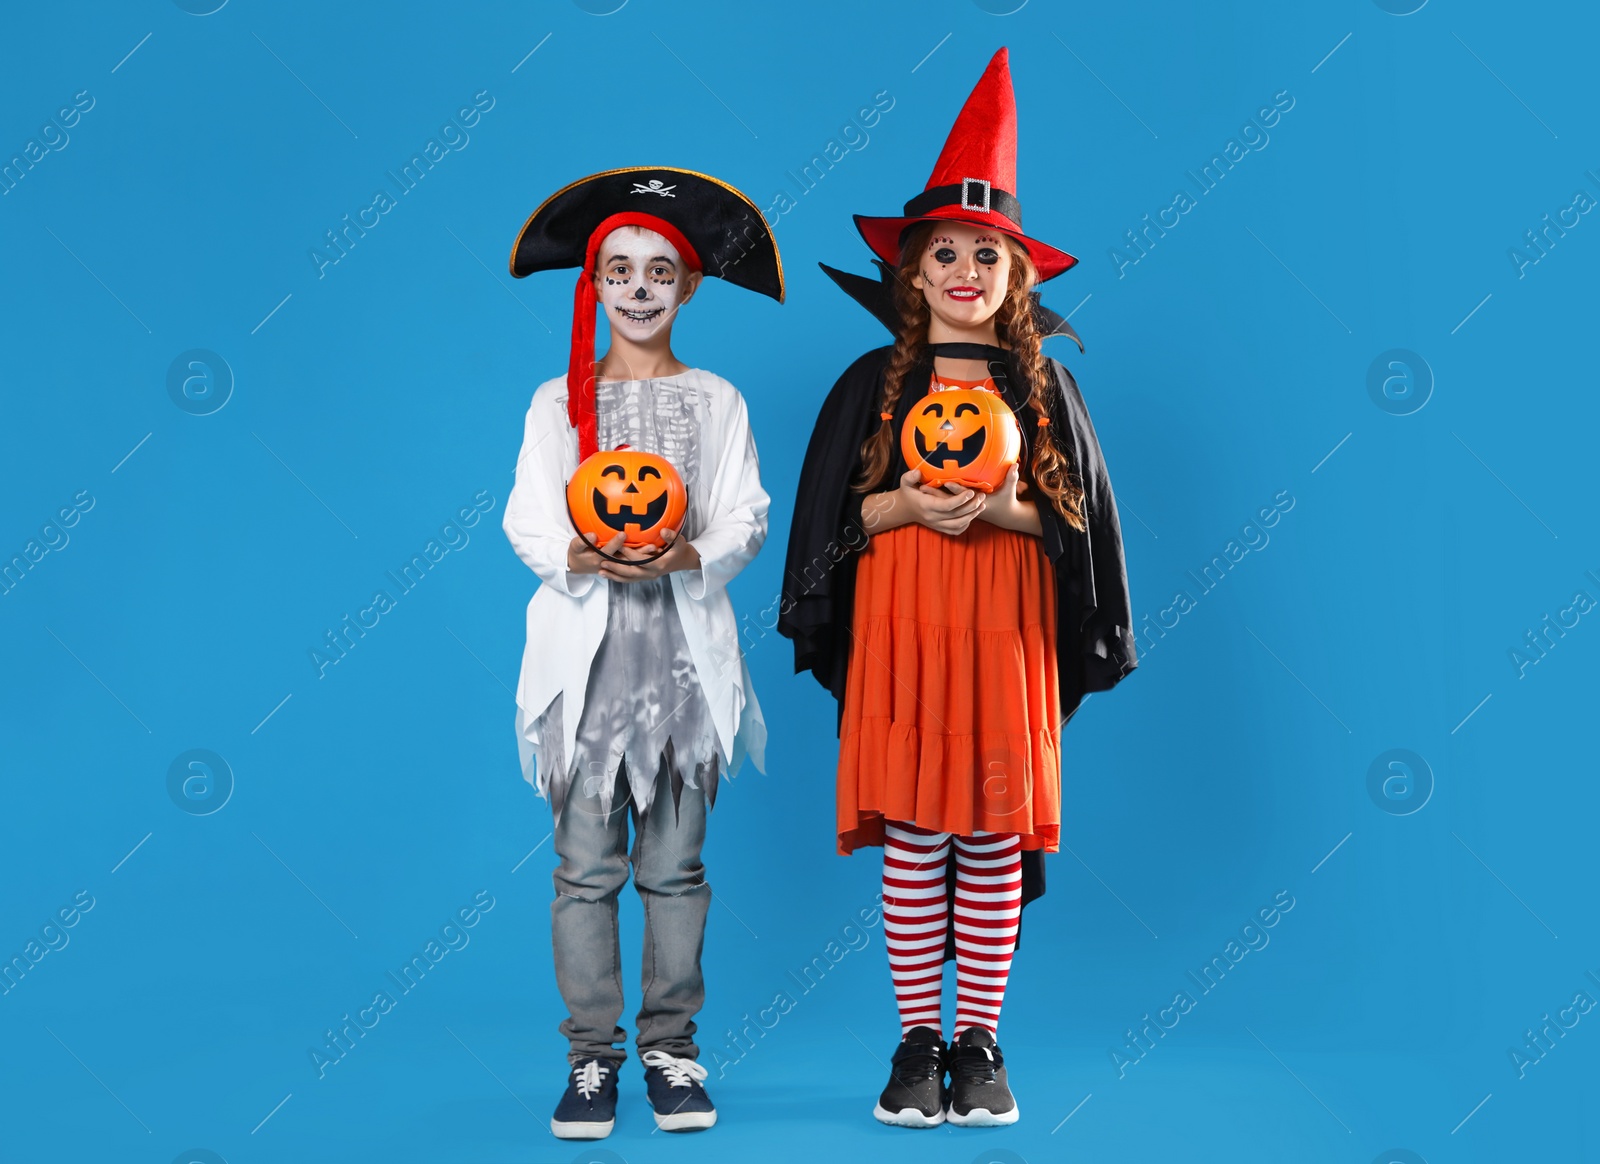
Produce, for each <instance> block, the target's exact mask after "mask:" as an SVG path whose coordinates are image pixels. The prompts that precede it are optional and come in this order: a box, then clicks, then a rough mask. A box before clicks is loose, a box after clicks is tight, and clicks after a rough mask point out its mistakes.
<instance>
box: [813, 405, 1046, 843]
mask: <svg viewBox="0 0 1600 1164" xmlns="http://www.w3.org/2000/svg"><path fill="white" fill-rule="evenodd" d="M940 379H941V380H942V381H943V382H944V383H946V384H952V385H954V384H960V385H961V386H964V387H965V386H974V385H980V384H983V383H985V382H983V381H977V382H963V381H951V380H950V379H949V378H948V377H941V378H940ZM851 631H852V635H851V638H852V645H851V649H850V669H849V672H848V675H847V678H846V681H845V699H844V711H843V716H842V719H841V721H840V726H839V779H838V837H839V852H840V853H849V852H852V851H853V850H855V849H857V848H859V847H861V846H863V845H881V844H883V826H884V821H885V820H898V821H909V822H911V823H913V824H916V825H919V826H921V827H922V828H926V829H933V830H936V831H939V832H950V833H955V834H957V835H961V836H971V835H972V834H973V833H975V832H978V831H984V832H995V833H1017V834H1020V835H1021V837H1022V847H1023V848H1024V849H1043V850H1045V851H1046V852H1056V851H1058V849H1059V848H1060V841H1061V762H1060V740H1061V702H1060V693H1059V685H1058V674H1057V671H1056V586H1055V567H1054V566H1053V565H1052V563H1051V561H1050V558H1049V555H1047V554H1046V553H1045V551H1044V545H1043V543H1042V542H1041V540H1040V539H1039V538H1037V537H1034V536H1032V535H1030V534H1025V533H1019V532H1017V531H1016V530H1009V529H1002V528H1000V527H999V526H996V525H991V524H990V523H988V522H986V521H983V520H981V519H980V520H977V521H974V522H973V523H972V524H971V525H969V526H968V527H967V529H966V532H965V533H963V534H960V535H959V536H954V537H952V536H950V535H947V534H942V533H939V532H937V531H935V530H931V529H929V528H928V527H927V526H924V525H921V524H918V523H915V522H913V523H908V524H906V525H903V526H899V527H897V528H895V529H892V530H887V531H885V532H884V533H881V534H875V535H873V537H872V539H871V540H870V541H869V542H868V543H867V546H866V548H865V549H864V550H862V551H861V555H860V558H859V560H858V562H857V565H856V587H855V611H854V616H853V619H852V625H851Z"/></svg>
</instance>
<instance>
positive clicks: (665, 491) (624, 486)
mask: <svg viewBox="0 0 1600 1164" xmlns="http://www.w3.org/2000/svg"><path fill="white" fill-rule="evenodd" d="M688 509H689V495H688V493H687V491H686V490H685V489H684V485H683V478H682V477H681V476H679V475H678V471H677V470H676V469H674V468H673V467H672V463H671V462H670V461H668V460H667V459H666V458H665V457H661V456H657V455H656V454H655V453H646V452H641V451H639V450H637V449H630V448H629V447H628V446H627V445H619V446H618V447H617V448H615V449H612V450H610V451H609V452H608V451H606V450H604V449H602V450H601V451H600V452H597V453H594V454H593V455H591V456H589V457H586V458H585V459H584V461H583V463H582V464H580V465H579V466H578V467H577V469H576V470H574V472H573V474H572V479H571V480H570V481H568V482H567V516H568V517H570V518H571V519H572V525H573V528H574V529H576V530H577V531H578V533H579V534H582V535H586V536H592V537H593V539H594V550H595V552H596V553H597V554H599V555H600V556H601V557H603V558H608V559H610V560H611V561H614V562H634V563H637V561H638V559H630V558H618V557H615V556H613V555H611V554H608V553H606V552H605V551H604V550H603V549H602V548H601V547H602V546H604V545H605V544H606V543H607V542H609V541H610V540H611V539H612V538H614V537H616V536H617V535H618V534H619V533H620V534H623V535H625V536H624V539H623V545H625V546H627V547H628V548H629V549H635V550H637V549H644V548H645V547H647V546H654V547H656V548H657V552H656V553H655V554H654V555H652V558H655V557H660V556H661V555H662V554H664V553H666V552H667V549H668V545H667V544H666V543H664V542H663V541H662V534H663V533H664V532H665V531H666V530H669V529H670V530H676V531H677V532H678V533H679V534H681V533H682V532H683V518H684V515H685V514H686V513H687V512H688ZM647 560H648V559H647Z"/></svg>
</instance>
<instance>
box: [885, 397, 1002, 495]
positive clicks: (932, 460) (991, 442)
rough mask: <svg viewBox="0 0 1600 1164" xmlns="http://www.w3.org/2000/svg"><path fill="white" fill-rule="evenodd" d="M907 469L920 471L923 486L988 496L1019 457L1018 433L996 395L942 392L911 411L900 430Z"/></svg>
mask: <svg viewBox="0 0 1600 1164" xmlns="http://www.w3.org/2000/svg"><path fill="white" fill-rule="evenodd" d="M900 453H901V455H902V456H903V457H905V461H906V466H907V467H908V468H911V469H918V470H920V471H921V472H922V483H923V484H924V485H930V486H933V487H934V488H939V487H940V486H943V485H946V484H951V483H954V484H957V485H963V486H966V487H967V488H968V489H977V490H981V491H982V492H984V493H993V492H994V491H995V490H996V489H998V488H1000V486H1001V485H1003V484H1004V483H1005V479H1006V474H1007V473H1008V472H1010V471H1011V466H1012V465H1015V464H1016V463H1017V459H1018V458H1019V457H1020V456H1021V455H1022V430H1021V429H1020V428H1018V427H1017V418H1016V416H1015V414H1014V413H1012V411H1011V409H1010V408H1009V407H1008V406H1007V404H1006V402H1005V401H1004V400H1002V399H1001V398H1000V395H999V394H998V393H996V392H991V391H989V390H988V389H987V388H941V389H939V390H938V391H935V392H929V393H928V395H927V396H925V397H923V399H921V400H919V401H918V402H917V403H916V404H914V405H912V407H911V414H910V415H909V416H907V417H906V422H905V424H904V425H903V426H902V427H901V429H900Z"/></svg>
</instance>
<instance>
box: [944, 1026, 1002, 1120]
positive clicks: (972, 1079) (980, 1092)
mask: <svg viewBox="0 0 1600 1164" xmlns="http://www.w3.org/2000/svg"><path fill="white" fill-rule="evenodd" d="M1017 1114H1018V1113H1017V1101H1016V1100H1015V1099H1013V1098H1012V1097H1011V1089H1010V1088H1009V1087H1007V1086H1006V1061H1005V1058H1004V1056H1002V1055H1001V1054H1000V1047H999V1045H998V1044H997V1043H996V1042H995V1041H994V1036H993V1035H992V1034H990V1033H989V1032H988V1031H987V1030H985V1029H984V1028H983V1027H968V1028H967V1029H966V1030H964V1031H962V1032H961V1037H960V1038H958V1039H957V1040H956V1041H955V1042H954V1043H952V1044H950V1108H949V1119H950V1122H951V1123H953V1124H958V1125H960V1126H962V1127H968V1128H992V1127H997V1126H999V1125H1001V1124H1014V1123H1016V1122H1017Z"/></svg>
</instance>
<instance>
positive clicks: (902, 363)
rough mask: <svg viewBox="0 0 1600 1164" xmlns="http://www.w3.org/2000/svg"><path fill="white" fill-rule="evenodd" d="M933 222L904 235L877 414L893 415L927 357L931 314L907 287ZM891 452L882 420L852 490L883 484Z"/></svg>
mask: <svg viewBox="0 0 1600 1164" xmlns="http://www.w3.org/2000/svg"><path fill="white" fill-rule="evenodd" d="M937 225H938V224H937V223H934V222H925V223H921V224H919V225H918V226H917V227H915V228H914V229H913V230H912V231H911V232H910V233H909V234H908V235H907V236H906V241H905V245H904V246H903V247H902V248H901V251H900V256H901V257H900V266H899V268H898V269H897V270H896V271H895V281H894V287H893V291H892V295H893V299H894V307H895V313H896V314H897V315H899V317H900V327H899V329H898V330H897V331H896V333H895V339H894V352H893V354H892V355H890V357H889V364H888V367H887V368H886V369H885V370H884V374H883V398H882V400H881V401H880V402H879V408H878V411H879V412H880V413H887V414H888V415H889V416H890V417H892V416H893V415H894V409H895V405H896V404H897V403H899V401H900V393H901V391H902V390H903V389H904V387H905V379H906V377H907V376H908V375H910V373H911V369H912V368H914V367H916V365H917V364H918V362H919V361H921V360H923V359H924V358H925V357H926V356H927V351H928V322H929V319H930V318H931V313H930V312H929V311H928V301H927V299H925V298H924V297H923V294H922V292H921V291H919V290H918V289H917V288H915V287H913V286H912V285H911V280H912V278H913V277H914V276H915V275H916V273H917V270H918V268H919V266H920V265H921V263H922V252H923V251H924V250H925V249H926V247H927V244H928V239H929V238H931V237H932V236H933V231H934V228H935V227H936V226H937ZM893 453H894V422H893V421H892V420H890V419H888V418H887V417H886V418H884V419H883V420H882V421H881V422H880V423H879V425H878V427H877V429H876V430H874V431H873V433H872V435H871V436H869V437H868V438H867V439H866V441H865V442H863V443H862V445H861V471H860V472H859V473H858V474H857V475H856V480H855V483H854V485H852V488H853V489H855V491H856V492H857V493H870V492H872V490H874V489H876V488H877V487H878V486H879V485H881V484H882V483H883V478H884V474H886V473H887V472H888V471H889V463H890V461H891V460H892V459H893Z"/></svg>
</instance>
